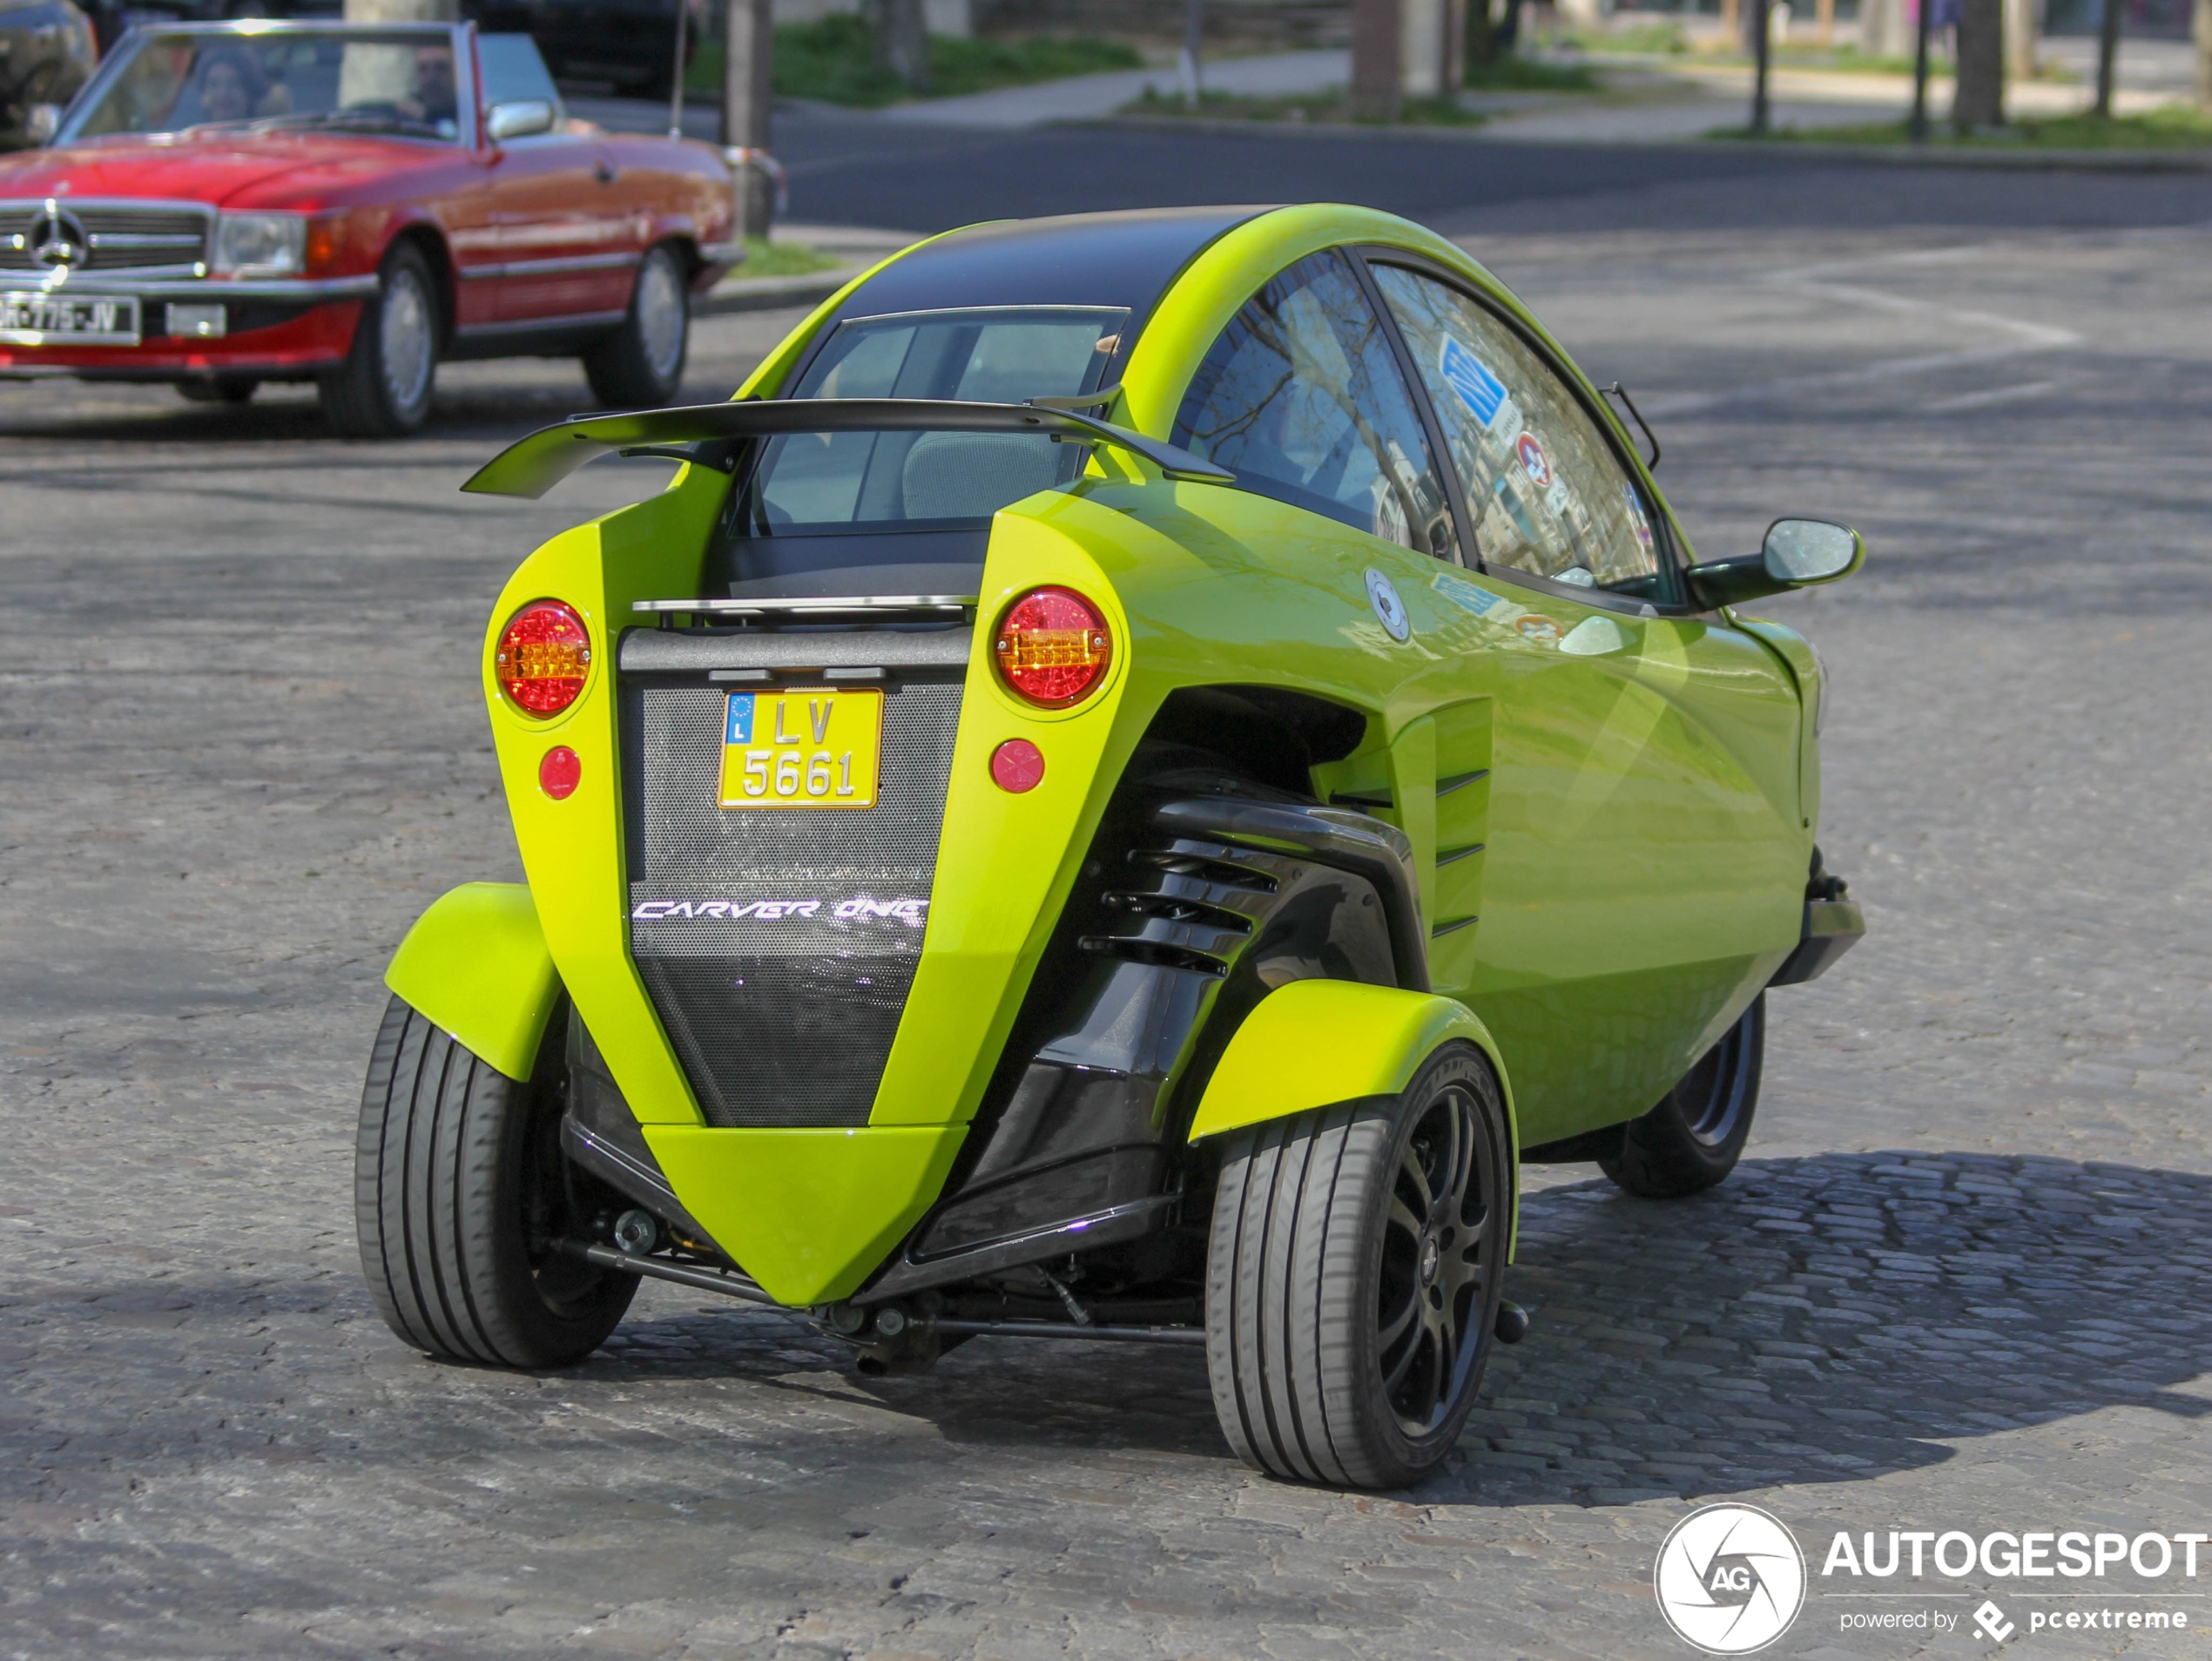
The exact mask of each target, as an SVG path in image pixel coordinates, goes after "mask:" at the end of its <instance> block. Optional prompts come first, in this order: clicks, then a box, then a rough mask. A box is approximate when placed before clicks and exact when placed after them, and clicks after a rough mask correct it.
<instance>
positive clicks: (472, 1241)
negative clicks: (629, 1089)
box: [354, 997, 637, 1367]
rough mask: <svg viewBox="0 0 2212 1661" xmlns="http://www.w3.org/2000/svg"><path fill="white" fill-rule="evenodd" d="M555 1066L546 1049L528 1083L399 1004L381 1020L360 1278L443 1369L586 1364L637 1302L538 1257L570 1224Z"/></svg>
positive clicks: (630, 1288)
mask: <svg viewBox="0 0 2212 1661" xmlns="http://www.w3.org/2000/svg"><path fill="white" fill-rule="evenodd" d="M561 1055H562V1046H561V1045H560V1043H558V1041H557V1038H556V1041H555V1042H553V1043H549V1045H548V1046H547V1060H546V1062H545V1063H543V1064H542V1065H541V1066H540V1068H539V1074H540V1077H538V1078H537V1079H536V1080H534V1081H533V1082H532V1083H529V1084H523V1083H521V1082H519V1081H517V1080H516V1079H512V1078H509V1077H506V1076H505V1075H504V1074H503V1073H501V1072H500V1071H498V1070H496V1068H494V1067H492V1066H491V1065H489V1063H486V1062H484V1061H483V1060H482V1059H481V1058H480V1057H476V1056H474V1055H471V1054H470V1053H469V1051H468V1050H465V1049H463V1048H462V1046H461V1045H460V1044H459V1043H456V1042H455V1040H454V1039H453V1038H452V1037H451V1036H448V1035H447V1034H446V1033H443V1032H441V1031H440V1030H438V1029H437V1027H436V1026H435V1024H434V1023H432V1022H430V1021H429V1020H428V1019H427V1018H426V1017H424V1016H422V1015H421V1013H420V1012H418V1011H417V1010H415V1009H412V1008H410V1007H409V1006H408V1004H407V1003H405V1002H404V1001H403V1000H401V999H400V998H396V997H395V998H394V999H393V1000H392V1002H391V1003H390V1005H389V1006H388V1008H387V1009H385V1012H384V1023H383V1025H382V1027H381V1029H380V1030H378V1032H377V1035H376V1046H375V1049H374V1050H373V1051H372V1052H371V1055H370V1059H369V1063H368V1084H367V1086H366V1087H365V1088H364V1089H363V1090H362V1092H361V1128H360V1134H359V1136H358V1138H357V1139H356V1141H355V1144H354V1220H355V1224H356V1226H357V1227H358V1229H359V1232H360V1235H361V1268H362V1271H363V1273H365V1274H366V1275H367V1277H368V1291H369V1296H370V1298H371V1299H372V1300H374V1302H375V1305H376V1309H377V1313H379V1314H381V1315H382V1316H383V1317H384V1322H385V1324H386V1325H387V1326H388V1327H390V1328H391V1329H392V1330H393V1332H395V1334H398V1335H399V1337H400V1339H401V1341H403V1342H405V1343H407V1344H409V1345H411V1346H413V1347H415V1348H416V1349H419V1350H421V1351H422V1352H423V1353H424V1354H428V1355H432V1356H435V1357H436V1358H437V1359H439V1360H440V1361H475V1362H479V1363H482V1364H485V1365H489V1366H493V1367H563V1366H566V1365H568V1364H570V1363H571V1362H575V1361H582V1360H583V1358H584V1357H585V1356H587V1355H589V1354H590V1353H591V1352H592V1351H593V1350H594V1349H596V1348H597V1347H598V1346H599V1344H600V1343H601V1341H602V1340H604V1339H605V1337H606V1336H607V1334H609V1333H610V1332H612V1331H613V1330H614V1328H615V1324H616V1323H617V1321H619V1320H621V1319H622V1317H623V1313H624V1311H625V1310H627V1309H628V1308H629V1307H630V1300H631V1297H632V1296H633V1295H634V1294H635V1293H636V1292H637V1276H636V1275H634V1274H621V1273H610V1272H608V1271H606V1270H604V1269H597V1268H594V1267H592V1266H590V1265H588V1264H583V1263H578V1262H577V1261H575V1260H574V1259H570V1258H566V1257H562V1256H558V1255H556V1254H554V1253H550V1252H548V1251H546V1250H545V1249H544V1248H543V1245H542V1242H543V1239H545V1237H547V1236H549V1235H552V1234H556V1233H557V1232H560V1231H561V1230H563V1228H564V1227H565V1226H566V1225H567V1224H568V1221H569V1219H568V1217H567V1215H566V1212H567V1203H566V1198H565V1195H566V1190H567V1186H568V1172H567V1169H566V1161H565V1160H564V1159H563V1158H562V1155H561V1151H560V1117H561V1105H560V1104H561V1099H562V1097H561V1092H560V1090H558V1088H557V1086H558V1084H559V1082H560V1081H559V1067H560V1057H561ZM534 1241H535V1242H539V1243H538V1244H534Z"/></svg>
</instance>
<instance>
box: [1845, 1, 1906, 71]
mask: <svg viewBox="0 0 2212 1661" xmlns="http://www.w3.org/2000/svg"><path fill="white" fill-rule="evenodd" d="M1858 50H1859V51H1862V52H1864V53H1865V55H1866V56H1867V57H1909V56H1910V55H1911V54H1912V19H1911V18H1910V17H1907V16H1906V15H1905V3H1904V0H1859V5H1858Z"/></svg>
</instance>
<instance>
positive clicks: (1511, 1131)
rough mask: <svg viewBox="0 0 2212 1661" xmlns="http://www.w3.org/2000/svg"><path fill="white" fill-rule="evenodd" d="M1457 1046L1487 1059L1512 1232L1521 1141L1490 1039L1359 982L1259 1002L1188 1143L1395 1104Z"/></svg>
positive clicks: (1287, 992)
mask: <svg viewBox="0 0 2212 1661" xmlns="http://www.w3.org/2000/svg"><path fill="white" fill-rule="evenodd" d="M1455 1038H1458V1039H1464V1040H1466V1041H1467V1043H1471V1044H1473V1045H1474V1047H1475V1048H1476V1049H1478V1050H1481V1051H1482V1053H1483V1054H1484V1055H1485V1056H1487V1057H1489V1061H1490V1066H1491V1069H1492V1070H1493V1071H1494V1072H1495V1073H1496V1074H1497V1076H1498V1095H1499V1097H1500V1099H1501V1101H1502V1102H1503V1103H1504V1104H1505V1110H1506V1130H1507V1134H1508V1135H1509V1136H1511V1137H1512V1138H1513V1145H1514V1154H1515V1156H1516V1158H1515V1168H1514V1172H1513V1193H1514V1224H1515V1227H1514V1232H1515V1233H1516V1234H1517V1233H1518V1232H1519V1219H1520V1211H1521V1203H1520V1195H1521V1173H1520V1170H1519V1159H1518V1155H1519V1152H1520V1149H1521V1132H1520V1130H1519V1128H1518V1125H1517V1124H1516V1122H1515V1119H1514V1107H1513V1081H1512V1080H1511V1079H1510V1078H1508V1077H1507V1076H1506V1063H1505V1058H1504V1057H1502V1056H1501V1055H1500V1054H1499V1053H1498V1044H1497V1040H1495V1039H1494V1038H1493V1037H1492V1036H1490V1029H1489V1028H1487V1027H1486V1026H1484V1025H1483V1024H1482V1022H1481V1019H1480V1017H1479V1016H1476V1014H1475V1013H1474V1010H1472V1009H1468V1008H1467V1005H1466V1004H1464V1003H1460V1002H1459V1001H1458V1000H1457V999H1456V998H1447V997H1444V996H1440V995H1439V994H1436V993H1433V992H1407V991H1403V990H1401V989H1399V988H1397V987H1394V986H1368V985H1366V984H1364V983H1362V982H1358V981H1292V982H1291V983H1290V984H1289V985H1287V986H1284V987H1279V988H1278V989H1276V990H1274V991H1272V992H1271V993H1269V994H1268V995H1267V996H1266V997H1264V998H1263V999H1262V1000H1261V1001H1260V1004H1259V1007H1258V1009H1254V1010H1253V1011H1252V1012H1251V1014H1250V1015H1248V1016H1245V1017H1244V1025H1242V1026H1241V1027H1239V1028H1238V1029H1237V1036H1235V1037H1233V1038H1231V1040H1230V1041H1229V1048H1228V1049H1227V1050H1224V1052H1223V1054H1222V1057H1221V1063H1220V1065H1218V1066H1217V1067H1216V1068H1215V1069H1214V1075H1213V1077H1212V1079H1211V1081H1210V1082H1209V1083H1208V1084H1207V1085H1206V1093H1205V1095H1204V1097H1202V1098H1201V1099H1200V1100H1199V1103H1198V1111H1197V1115H1196V1116H1195V1117H1193V1118H1192V1120H1191V1122H1190V1139H1191V1140H1192V1141H1193V1142H1197V1141H1199V1140H1201V1139H1203V1138H1206V1137H1210V1136H1219V1135H1221V1134H1222V1133H1223V1132H1224V1131H1237V1130H1242V1129H1243V1128H1244V1126H1246V1125H1248V1124H1264V1123H1266V1122H1267V1121H1268V1120H1270V1119H1281V1118H1288V1117H1291V1115H1292V1114H1294V1113H1306V1112H1311V1111H1312V1110H1313V1109H1315V1108H1319V1107H1331V1106H1333V1105H1335V1104H1337V1103H1339V1102H1356V1101H1359V1100H1361V1099H1362V1098H1364V1097H1375V1096H1395V1095H1397V1094H1398V1092H1399V1091H1400V1090H1404V1089H1405V1088H1406V1085H1407V1084H1410V1083H1411V1082H1412V1081H1413V1075H1414V1074H1415V1073H1416V1072H1418V1071H1420V1067H1421V1063H1423V1062H1425V1061H1426V1060H1427V1059H1428V1058H1429V1057H1431V1056H1432V1055H1433V1054H1435V1053H1436V1051H1437V1050H1438V1048H1439V1047H1440V1046H1441V1045H1443V1044H1446V1043H1450V1042H1451V1041H1452V1040H1453V1039H1455Z"/></svg>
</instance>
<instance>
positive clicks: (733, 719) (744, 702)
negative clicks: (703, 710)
mask: <svg viewBox="0 0 2212 1661" xmlns="http://www.w3.org/2000/svg"><path fill="white" fill-rule="evenodd" d="M722 742H723V743H725V744H750V743H752V693H751V692H732V693H731V694H730V704H729V710H728V712H727V713H726V714H725V715H724V716H723V718H722Z"/></svg>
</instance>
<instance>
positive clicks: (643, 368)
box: [583, 242, 691, 409]
mask: <svg viewBox="0 0 2212 1661" xmlns="http://www.w3.org/2000/svg"><path fill="white" fill-rule="evenodd" d="M690 350H691V281H690V274H689V273H688V272H686V271H685V267H684V262H683V260H681V259H680V258H679V257H678V254H677V252H676V250H675V249H674V248H672V247H671V246H669V245H668V244H667V243H665V242H664V243H662V244H661V245H660V246H658V247H655V248H651V249H648V250H647V251H646V253H645V257H644V260H641V261H639V262H638V266H637V284H636V286H635V287H632V288H631V291H630V311H629V314H628V315H626V316H625V317H624V319H623V320H622V327H620V328H618V329H617V330H616V331H615V332H614V333H613V334H610V335H609V336H608V337H607V338H606V339H605V340H604V341H601V342H600V343H599V344H598V345H597V346H595V347H593V348H591V350H590V351H589V352H587V353H586V354H584V358H583V375H584V379H585V380H587V381H590V383H591V395H592V396H593V397H594V398H597V400H598V401H599V402H601V403H602V404H604V405H606V406H607V407H608V408H613V409H658V408H659V407H660V406H661V405H663V404H664V403H667V402H670V401H671V399H673V398H674V397H675V396H676V394H677V390H678V388H680V387H682V385H683V384H684V359H685V355H686V354H687V353H688V352H689V351H690Z"/></svg>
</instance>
